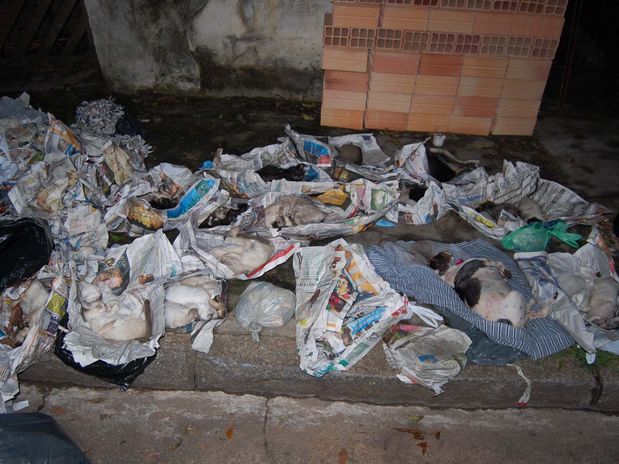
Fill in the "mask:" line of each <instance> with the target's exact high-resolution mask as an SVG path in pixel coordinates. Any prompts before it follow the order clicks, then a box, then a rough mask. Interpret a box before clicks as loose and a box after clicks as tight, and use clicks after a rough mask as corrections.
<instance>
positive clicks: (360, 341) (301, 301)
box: [293, 239, 413, 377]
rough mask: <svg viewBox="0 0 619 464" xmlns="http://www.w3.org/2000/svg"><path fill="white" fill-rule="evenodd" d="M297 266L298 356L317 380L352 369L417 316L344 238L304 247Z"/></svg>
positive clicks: (296, 262)
mask: <svg viewBox="0 0 619 464" xmlns="http://www.w3.org/2000/svg"><path fill="white" fill-rule="evenodd" d="M293 267H294V272H295V277H296V282H297V284H296V310H295V314H296V321H297V322H296V323H297V327H296V338H297V352H298V353H299V357H300V367H301V369H302V370H303V371H304V372H306V373H308V374H310V375H313V376H315V377H322V376H323V375H325V374H326V373H328V372H330V371H334V370H346V369H348V368H350V367H352V366H353V365H354V364H355V363H357V362H358V361H359V360H360V359H361V358H363V356H365V355H366V354H367V353H368V352H369V351H370V350H371V349H372V347H374V345H376V344H377V343H378V342H379V341H380V340H381V337H382V336H383V335H384V333H385V332H386V331H387V330H388V329H389V327H390V326H391V325H393V324H395V323H397V322H398V321H400V320H402V319H407V318H410V317H411V316H412V314H413V313H412V311H411V310H410V309H409V304H408V300H407V299H406V298H405V297H403V296H401V295H400V294H398V293H397V292H396V291H395V290H393V289H392V288H391V287H390V286H389V284H387V283H386V282H385V281H384V280H383V279H381V278H380V277H379V276H378V274H376V272H375V271H374V268H373V267H372V265H371V264H370V263H369V261H368V259H367V256H366V255H365V253H364V251H363V248H362V247H361V246H359V245H349V244H348V243H347V242H346V241H345V240H343V239H339V240H336V241H334V242H332V243H330V244H329V245H327V246H324V247H305V248H301V249H300V250H299V251H298V252H297V253H296V254H295V256H294V260H293Z"/></svg>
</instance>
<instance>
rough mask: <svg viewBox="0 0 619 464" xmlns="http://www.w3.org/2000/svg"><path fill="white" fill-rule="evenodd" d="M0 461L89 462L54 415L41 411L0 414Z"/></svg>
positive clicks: (12, 463) (19, 463)
mask: <svg viewBox="0 0 619 464" xmlns="http://www.w3.org/2000/svg"><path fill="white" fill-rule="evenodd" d="M0 462H2V463H7V464H9V463H10V464H34V463H37V464H42V463H45V464H89V462H90V461H89V460H88V458H87V457H86V456H85V455H84V453H83V452H82V451H81V450H80V449H79V448H78V447H77V445H76V444H75V443H73V441H72V440H71V439H70V438H69V437H68V436H67V435H65V433H64V432H63V431H62V429H61V428H60V427H59V426H58V424H57V423H56V421H55V420H54V418H53V417H51V416H48V415H46V414H41V413H39V412H32V413H13V414H0Z"/></svg>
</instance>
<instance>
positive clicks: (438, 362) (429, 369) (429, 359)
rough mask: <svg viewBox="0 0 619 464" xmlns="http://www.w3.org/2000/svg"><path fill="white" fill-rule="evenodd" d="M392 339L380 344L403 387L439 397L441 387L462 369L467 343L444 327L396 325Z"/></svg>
mask: <svg viewBox="0 0 619 464" xmlns="http://www.w3.org/2000/svg"><path fill="white" fill-rule="evenodd" d="M393 329H395V330H397V331H402V329H405V331H403V333H402V334H401V335H400V334H399V333H397V332H396V334H394V336H392V337H391V338H389V339H388V341H387V342H385V343H383V348H384V349H385V356H386V358H387V362H388V363H389V365H390V366H391V367H393V368H394V369H397V370H399V371H400V373H399V374H398V376H397V377H398V379H400V380H401V381H402V382H404V383H409V384H417V383H418V384H420V385H423V386H424V387H426V388H429V389H431V390H433V391H434V394H436V395H439V394H440V393H443V386H444V385H445V384H446V383H447V382H449V381H450V380H451V379H453V378H454V377H455V376H456V375H458V373H459V372H460V371H461V370H462V369H464V366H466V356H465V354H464V353H466V350H468V349H469V346H471V339H470V338H469V337H468V336H467V335H466V334H465V333H464V332H462V331H460V330H456V329H451V328H449V327H447V326H446V325H440V326H439V327H421V326H411V325H406V326H404V325H396V326H394V327H393Z"/></svg>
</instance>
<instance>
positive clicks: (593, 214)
mask: <svg viewBox="0 0 619 464" xmlns="http://www.w3.org/2000/svg"><path fill="white" fill-rule="evenodd" d="M531 198H532V199H533V200H534V201H535V202H537V204H539V205H540V207H541V208H542V211H544V213H545V214H546V217H547V218H548V220H552V219H563V220H564V221H565V222H567V223H568V224H597V223H599V222H601V221H603V220H604V219H606V218H607V217H608V214H609V211H608V210H607V209H606V208H604V207H602V206H600V205H595V204H592V203H589V202H588V201H586V200H584V199H583V198H581V197H580V196H578V195H577V194H576V193H574V192H572V191H571V190H570V189H568V188H566V187H564V186H563V185H561V184H558V183H556V182H552V181H549V180H545V179H541V180H540V182H539V185H538V188H537V190H536V191H535V192H533V193H532V195H531Z"/></svg>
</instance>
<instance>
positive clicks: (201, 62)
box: [85, 0, 331, 100]
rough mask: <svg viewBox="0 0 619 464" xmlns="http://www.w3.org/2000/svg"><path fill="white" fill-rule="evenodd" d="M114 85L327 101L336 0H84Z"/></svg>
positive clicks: (124, 90)
mask: <svg viewBox="0 0 619 464" xmlns="http://www.w3.org/2000/svg"><path fill="white" fill-rule="evenodd" d="M85 4H86V8H87V10H88V16H89V19H90V25H91V28H92V34H93V38H94V42H95V46H96V49H97V55H98V57H99V63H100V64H101V68H102V70H103V74H104V76H105V79H106V81H107V82H108V84H109V86H110V88H111V90H113V91H115V92H122V93H133V92H137V91H140V90H156V91H160V92H165V93H196V94H206V95H216V96H230V95H245V96H277V97H284V98H302V99H310V100H318V99H320V92H321V88H322V72H321V71H320V57H321V53H322V52H321V50H322V24H323V17H324V13H325V12H328V11H330V9H331V5H330V2H329V0H85Z"/></svg>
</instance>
